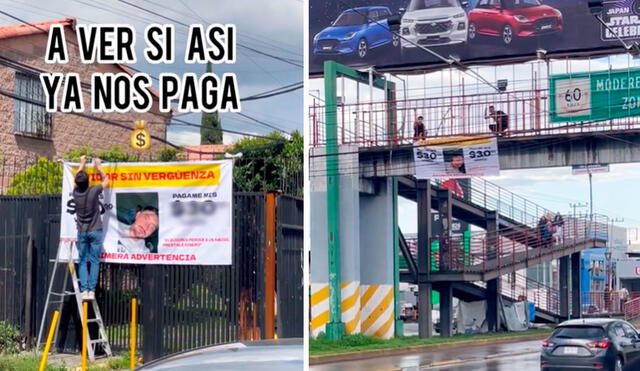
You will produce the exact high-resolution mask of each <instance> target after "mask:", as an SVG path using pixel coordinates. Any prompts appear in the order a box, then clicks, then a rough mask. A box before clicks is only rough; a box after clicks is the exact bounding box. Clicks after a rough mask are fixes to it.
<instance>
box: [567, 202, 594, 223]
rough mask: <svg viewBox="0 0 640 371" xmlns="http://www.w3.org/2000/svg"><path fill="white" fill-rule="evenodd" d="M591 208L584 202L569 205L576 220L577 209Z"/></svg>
mask: <svg viewBox="0 0 640 371" xmlns="http://www.w3.org/2000/svg"><path fill="white" fill-rule="evenodd" d="M587 206H589V204H588V203H582V202H578V203H577V204H574V203H569V207H570V208H572V209H573V218H574V219H575V217H576V208H578V207H580V208H582V207H587Z"/></svg>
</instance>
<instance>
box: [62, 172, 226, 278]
mask: <svg viewBox="0 0 640 371" xmlns="http://www.w3.org/2000/svg"><path fill="white" fill-rule="evenodd" d="M77 168H78V166H77V164H72V163H65V164H64V167H63V185H62V215H61V220H60V224H61V227H60V249H59V253H60V258H61V259H62V260H68V258H69V251H70V247H72V249H73V250H71V251H72V254H73V256H74V258H77V250H76V248H75V242H76V235H77V229H76V217H75V207H76V205H75V202H74V200H73V197H72V192H73V187H74V175H75V172H76V169H77ZM103 170H104V172H105V173H106V174H107V176H108V178H109V187H108V188H107V189H105V190H104V191H103V192H102V194H101V196H100V208H101V213H102V226H103V229H102V231H103V251H102V254H101V260H102V261H103V262H110V263H129V264H132V263H133V264H178V265H192V264H193V265H229V264H231V252H232V245H231V243H232V235H231V233H232V223H231V220H232V212H231V210H232V205H231V201H232V184H233V181H232V178H233V177H232V174H233V163H232V162H231V161H208V162H172V163H112V164H104V165H103ZM85 171H86V172H87V173H88V175H89V180H90V185H97V184H100V179H101V177H100V175H99V173H98V172H97V171H96V170H95V169H94V168H93V167H87V168H86V170H85Z"/></svg>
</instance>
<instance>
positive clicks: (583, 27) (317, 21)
mask: <svg viewBox="0 0 640 371" xmlns="http://www.w3.org/2000/svg"><path fill="white" fill-rule="evenodd" d="M601 16H602V19H603V21H604V22H605V23H606V24H607V26H608V27H605V26H603V25H602V24H600V22H599V21H598V20H597V19H596V18H595V17H594V16H593V15H592V14H591V12H590V10H589V6H588V0H382V1H374V0H361V1H353V0H309V40H308V42H309V73H310V74H311V75H319V74H322V73H323V63H324V61H325V60H335V61H337V62H339V63H342V64H345V65H348V66H351V67H366V66H376V69H377V70H379V71H385V72H386V71H402V70H413V69H416V68H420V67H427V68H437V67H442V66H444V65H446V63H445V62H444V61H443V60H442V59H441V58H438V57H436V56H434V55H432V54H431V53H428V52H426V51H424V50H421V49H420V48H419V47H418V46H421V47H425V48H428V49H431V50H433V51H435V52H436V53H438V54H440V55H441V56H443V57H444V58H449V57H450V56H455V57H458V58H459V59H460V60H461V61H462V63H468V62H470V63H487V64H492V63H500V62H504V61H503V60H506V59H508V60H509V62H511V63H513V62H523V61H526V60H532V59H536V58H537V51H538V50H544V51H545V53H546V56H547V57H552V56H553V55H554V53H557V54H560V53H567V52H569V53H570V52H575V53H580V54H581V55H590V54H607V53H611V52H615V51H618V52H622V51H624V47H623V46H622V44H621V43H620V41H619V40H618V37H620V38H622V39H624V40H626V41H629V42H632V41H640V0H617V1H616V0H613V1H605V2H604V9H603V11H602V14H601ZM394 25H397V26H394Z"/></svg>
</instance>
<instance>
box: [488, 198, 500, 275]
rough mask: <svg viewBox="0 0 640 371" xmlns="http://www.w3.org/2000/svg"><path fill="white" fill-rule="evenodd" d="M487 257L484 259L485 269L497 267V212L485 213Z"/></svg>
mask: <svg viewBox="0 0 640 371" xmlns="http://www.w3.org/2000/svg"><path fill="white" fill-rule="evenodd" d="M486 231H487V239H486V242H485V243H486V244H487V256H486V257H485V259H486V260H487V267H494V265H495V267H497V265H498V261H497V257H498V240H499V239H498V212H497V211H495V210H493V211H488V212H487V228H486Z"/></svg>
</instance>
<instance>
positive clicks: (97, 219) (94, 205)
mask: <svg viewBox="0 0 640 371" xmlns="http://www.w3.org/2000/svg"><path fill="white" fill-rule="evenodd" d="M86 163H87V159H86V157H85V156H82V157H80V167H79V168H78V172H77V173H76V175H75V183H76V184H75V187H74V189H73V200H74V202H75V204H76V227H77V229H78V240H77V241H78V242H77V247H78V256H79V265H80V267H79V273H80V291H81V292H82V300H94V299H95V290H96V285H97V284H98V273H99V272H100V253H101V252H102V219H101V214H100V213H101V207H100V202H99V198H100V194H101V193H102V191H103V190H104V189H105V188H107V187H108V186H109V179H108V178H107V175H106V174H105V173H104V171H103V170H102V164H101V163H100V159H99V158H95V159H94V160H93V164H94V167H95V169H96V170H97V171H98V172H99V173H100V176H101V177H102V183H101V184H100V185H96V186H92V187H90V186H89V175H88V174H87V172H86V171H85V170H84V168H85V165H86ZM87 263H91V268H90V269H88V268H87Z"/></svg>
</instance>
